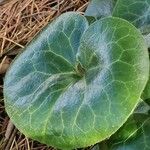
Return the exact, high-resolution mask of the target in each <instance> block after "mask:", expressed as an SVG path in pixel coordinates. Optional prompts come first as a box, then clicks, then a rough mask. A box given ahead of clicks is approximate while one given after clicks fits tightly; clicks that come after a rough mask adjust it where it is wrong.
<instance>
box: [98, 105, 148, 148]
mask: <svg viewBox="0 0 150 150" xmlns="http://www.w3.org/2000/svg"><path fill="white" fill-rule="evenodd" d="M142 110H143V111H142ZM145 110H147V111H145ZM104 147H105V149H104ZM149 149H150V107H149V106H148V105H147V104H140V105H139V106H138V110H137V111H136V112H134V114H133V115H131V116H130V118H129V119H128V121H127V122H126V123H125V124H124V125H123V127H121V128H120V129H119V130H118V131H117V133H115V134H114V135H113V136H112V137H111V138H110V139H109V140H108V141H106V142H103V143H101V144H100V145H99V150H149Z"/></svg>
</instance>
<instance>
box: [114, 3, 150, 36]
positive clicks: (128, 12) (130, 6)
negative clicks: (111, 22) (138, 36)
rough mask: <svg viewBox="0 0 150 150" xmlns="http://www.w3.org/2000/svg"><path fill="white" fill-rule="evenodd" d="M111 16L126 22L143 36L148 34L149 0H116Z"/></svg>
mask: <svg viewBox="0 0 150 150" xmlns="http://www.w3.org/2000/svg"><path fill="white" fill-rule="evenodd" d="M113 16H116V17H120V18H124V19H126V20H128V21H129V22H131V23H132V24H134V25H135V26H136V27H137V28H140V30H141V31H142V33H144V34H147V33H149V32H150V0H118V1H117V3H116V6H115V8H114V10H113Z"/></svg>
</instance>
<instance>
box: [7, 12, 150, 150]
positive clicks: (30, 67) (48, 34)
mask: <svg viewBox="0 0 150 150" xmlns="http://www.w3.org/2000/svg"><path fill="white" fill-rule="evenodd" d="M87 28H88V23H87V21H86V19H85V18H84V17H83V16H81V15H79V14H77V13H66V14H63V15H61V16H60V17H59V18H58V19H57V20H56V21H54V22H53V23H51V24H49V25H48V26H47V27H46V29H44V30H43V31H42V32H41V33H40V34H39V35H38V36H37V37H36V38H35V39H34V40H33V41H32V42H31V43H30V44H29V45H28V46H27V47H26V49H25V51H24V52H23V53H22V54H21V55H20V56H19V57H17V58H16V60H15V61H14V62H13V64H12V66H11V67H10V69H9V71H8V72H7V75H6V77H5V82H4V98H5V106H6V110H7V112H8V114H9V116H10V118H11V119H12V121H13V123H14V124H15V125H16V127H17V128H18V129H19V130H20V131H21V132H23V133H24V134H25V135H26V136H28V137H31V138H33V139H35V140H38V141H40V142H42V143H46V144H47V145H51V146H54V147H57V148H61V149H72V148H79V147H86V146H89V145H92V144H95V143H97V142H99V141H101V140H104V139H105V138H107V137H109V136H110V135H111V134H113V133H114V132H116V130H118V128H120V127H121V126H122V124H123V123H124V122H125V121H126V120H127V118H128V117H129V115H130V114H131V113H132V111H133V110H134V108H135V106H136V104H137V103H138V100H139V98H140V96H141V93H142V91H143V89H144V87H145V85H146V82H147V80H148V73H149V70H148V68H149V63H148V61H149V60H148V53H147V50H146V45H145V42H144V39H143V37H142V35H141V34H140V33H139V31H138V30H137V29H136V28H135V27H134V26H132V25H131V24H130V23H128V22H127V21H125V20H122V19H118V18H105V19H102V20H99V21H96V22H95V23H94V24H92V25H91V26H90V27H89V28H88V29H87ZM85 30H86V31H85Z"/></svg>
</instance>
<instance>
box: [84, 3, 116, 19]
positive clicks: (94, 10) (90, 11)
mask: <svg viewBox="0 0 150 150" xmlns="http://www.w3.org/2000/svg"><path fill="white" fill-rule="evenodd" d="M116 1H117V0H91V2H90V3H89V5H88V7H87V9H86V11H85V16H91V17H95V18H101V17H105V16H110V15H111V14H112V10H113V7H114V5H115V3H116Z"/></svg>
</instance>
